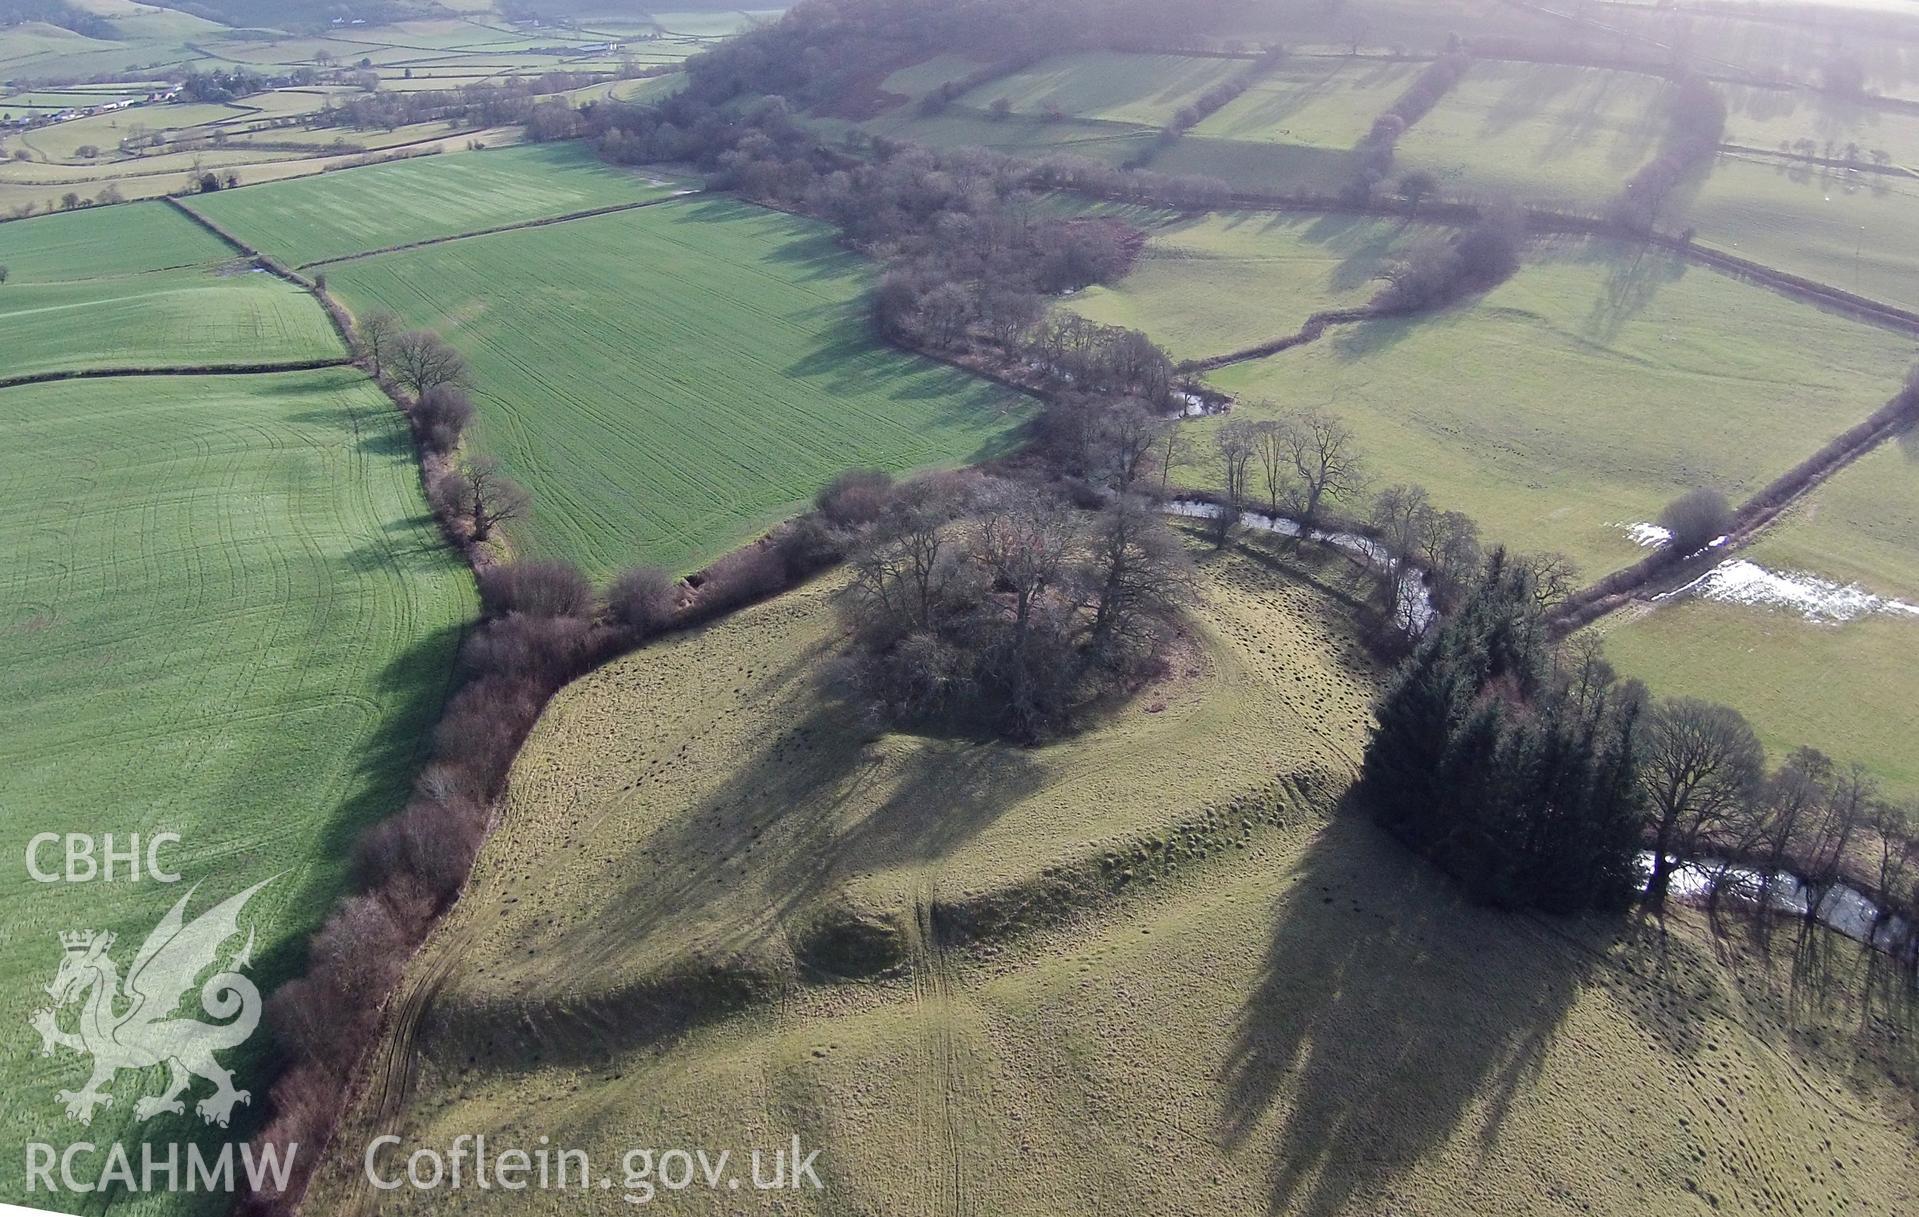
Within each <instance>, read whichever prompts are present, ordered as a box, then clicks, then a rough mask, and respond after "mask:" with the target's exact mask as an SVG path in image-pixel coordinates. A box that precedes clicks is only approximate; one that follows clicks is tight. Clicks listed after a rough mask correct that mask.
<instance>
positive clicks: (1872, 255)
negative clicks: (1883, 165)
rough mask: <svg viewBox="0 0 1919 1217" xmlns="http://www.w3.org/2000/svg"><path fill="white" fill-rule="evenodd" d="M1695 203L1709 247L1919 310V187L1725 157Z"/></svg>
mask: <svg viewBox="0 0 1919 1217" xmlns="http://www.w3.org/2000/svg"><path fill="white" fill-rule="evenodd" d="M1686 195H1687V197H1686V198H1685V199H1684V200H1681V201H1680V203H1679V206H1678V207H1676V208H1675V211H1674V214H1673V215H1672V216H1671V217H1670V218H1669V220H1668V224H1669V225H1673V226H1676V225H1677V224H1678V223H1681V222H1683V223H1685V224H1687V225H1691V226H1693V227H1696V228H1697V229H1698V233H1699V238H1698V239H1699V241H1700V243H1701V244H1703V245H1708V246H1713V247H1716V248H1720V249H1724V250H1726V251H1727V252H1728V253H1734V254H1738V255H1739V256H1740V257H1742V258H1751V259H1753V260H1754V261H1757V262H1763V263H1765V264H1766V265H1768V266H1773V267H1777V268H1778V269H1780V270H1783V271H1786V272H1788V273H1790V274H1795V275H1803V276H1805V277H1806V278H1809V279H1816V280H1818V281H1819V282H1821V283H1830V284H1832V285H1833V286H1835V287H1840V288H1844V289H1845V290H1846V291H1849V292H1858V293H1859V294H1860V295H1863V296H1870V297H1872V298H1873V299H1875V300H1884V301H1886V302H1887V303H1890V304H1896V305H1899V306H1900V307H1902V308H1907V309H1919V180H1914V179H1911V178H1897V177H1889V176H1886V175H1883V174H1865V173H1849V172H1846V171H1843V170H1834V169H1823V168H1818V167H1806V166H1803V165H1789V164H1785V163H1781V162H1778V161H1767V160H1764V159H1759V158H1751V157H1740V156H1732V155H1727V154H1723V153H1722V154H1721V155H1720V157H1719V159H1718V161H1717V162H1715V164H1714V167H1713V171H1712V173H1711V175H1710V176H1708V177H1707V178H1706V179H1705V180H1704V181H1703V182H1702V183H1697V184H1695V185H1694V186H1693V187H1692V188H1691V189H1689V190H1688V191H1687V192H1686Z"/></svg>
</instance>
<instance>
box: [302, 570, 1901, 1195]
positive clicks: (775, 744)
mask: <svg viewBox="0 0 1919 1217" xmlns="http://www.w3.org/2000/svg"><path fill="white" fill-rule="evenodd" d="M1269 560H1270V559H1269ZM1310 578H1311V572H1310V571H1309V570H1305V569H1301V568H1297V567H1287V566H1283V565H1282V569H1281V570H1280V571H1278V572H1275V571H1274V570H1272V569H1270V568H1269V567H1268V566H1266V565H1265V564H1264V563H1263V562H1261V561H1258V560H1255V559H1254V558H1251V557H1248V556H1242V555H1239V554H1230V553H1229V554H1227V555H1223V556H1214V557H1211V558H1209V559H1207V560H1206V561H1205V565H1204V568H1203V576H1202V589H1203V591H1202V603H1201V607H1200V608H1199V609H1198V612H1197V616H1198V619H1199V624H1198V625H1196V627H1195V629H1194V631H1193V645H1192V647H1191V649H1190V650H1188V651H1187V652H1186V653H1185V654H1184V655H1183V656H1182V658H1181V661H1180V662H1179V663H1178V664H1177V665H1176V667H1175V669H1174V671H1173V673H1172V674H1170V675H1169V677H1168V678H1167V679H1165V680H1164V681H1162V682H1159V683H1157V684H1154V685H1152V686H1149V687H1148V688H1147V689H1146V690H1144V691H1142V693H1141V694H1140V696H1139V697H1138V699H1137V700H1136V701H1135V702H1134V703H1133V704H1131V705H1129V706H1127V707H1126V708H1125V709H1123V710H1121V711H1119V712H1117V713H1116V714H1115V715H1114V716H1113V718H1112V719H1111V720H1110V721H1109V722H1107V723H1106V724H1104V725H1102V726H1101V727H1099V728H1098V729H1097V730H1094V731H1092V732H1089V733H1088V734H1086V735H1084V736H1082V737H1079V738H1077V739H1074V740H1071V741H1068V742H1064V743H1061V744H1057V745H1052V746H1048V747H1044V748H1038V749H1012V748H1006V747H1002V746H998V745H993V744H982V743H974V742H968V741H960V740H944V739H931V738H926V737H921V736H915V735H909V734H902V733H891V732H884V731H877V730H872V729H869V728H867V727H866V726H865V725H864V724H863V722H862V720H861V719H860V718H859V717H858V716H857V715H855V714H852V713H849V712H847V710H846V709H845V708H844V707H842V706H840V705H839V704H837V703H836V702H835V700H834V689H833V688H832V686H831V684H830V678H829V680H828V683H827V687H826V688H825V689H824V690H822V688H821V685H822V672H823V668H824V663H825V659H826V657H827V656H828V655H830V654H831V653H832V648H833V640H834V639H835V637H836V635H837V630H836V628H835V625H834V621H833V618H832V615H831V613H830V603H831V598H832V585H831V584H830V583H829V584H828V585H827V586H825V587H819V586H816V587H814V588H811V589H807V590H805V591H802V592H800V593H796V594H794V595H790V596H786V597H783V598H781V599H780V600H778V601H775V602H773V603H771V604H768V605H764V606H761V607H759V608H757V609H753V610H749V611H747V612H745V613H742V614H740V615H738V616H736V617H734V618H731V619H729V620H727V621H726V622H723V623H721V624H718V625H716V626H714V627H713V628H711V629H709V630H707V631H704V632H702V633H700V634H696V635H693V636H690V637H686V638H681V639H675V640H673V641H670V642H668V643H666V644H664V645H660V646H655V647H651V648H649V649H648V650H647V651H645V652H643V653H642V654H640V655H637V656H634V657H632V658H630V659H627V660H624V661H621V662H619V663H616V664H614V665H612V666H610V667H608V668H606V669H603V670H602V671H600V672H599V673H596V674H595V675H593V676H591V677H589V678H587V679H586V680H584V681H582V682H580V683H578V684H576V685H574V686H573V687H572V688H570V689H568V690H567V691H565V692H564V693H563V694H562V695H561V696H560V698H559V699H558V700H557V701H556V702H555V703H554V705H553V706H552V708H551V709H550V710H549V711H548V713H547V715H546V716H545V717H544V719H543V720H542V722H541V725H540V727H539V728H538V729H537V730H536V732H535V734H534V737H533V739H532V740H531V741H530V743H529V745H528V747H527V749H526V751H524V752H523V753H522V755H521V758H520V761H519V764H518V766H517V767H516V769H515V772H514V776H513V784H512V792H511V794H510V795H509V800H508V806H507V812H506V817H505V822H504V823H503V825H502V827H501V829H500V830H499V832H498V833H497V834H496V835H495V837H494V838H493V840H492V841H491V842H490V843H489V845H488V847H487V850H486V852H485V853H484V854H483V856H482V858H481V861H480V863H479V866H478V869H477V871H476V875H475V879H474V882H473V884H472V886H471V887H470V888H469V889H468V893H467V895H466V897H465V898H464V899H463V900H462V902H461V904H460V906H459V907H458V908H457V909H456V910H455V912H454V914H453V916H452V918H451V919H450V921H449V922H448V924H447V925H446V926H445V927H443V929H442V931H441V933H440V934H439V936H438V937H437V938H436V939H435V941H434V943H432V944H430V945H429V947H428V948H427V951H426V952H425V954H424V955H423V957H422V958H421V959H419V960H418V961H416V966H415V967H414V969H413V970H412V973H411V975H410V979H409V982H408V992H409V996H408V998H407V999H406V1000H404V1001H402V1002H401V1003H400V1006H399V1008H400V1009H401V1010H402V1011H403V1012H405V1013H403V1014H402V1016H401V1018H400V1020H399V1030H398V1031H397V1033H396V1034H395V1036H394V1037H393V1038H391V1039H389V1040H388V1041H386V1042H385V1043H383V1045H382V1047H381V1050H380V1051H381V1059H380V1060H379V1061H378V1062H377V1063H376V1067H375V1069H374V1070H373V1076H374V1077H375V1078H376V1079H378V1081H377V1082H376V1084H375V1085H374V1086H373V1087H371V1088H369V1091H368V1092H367V1093H366V1094H365V1095H363V1096H362V1101H361V1104H360V1106H359V1107H358V1108H357V1109H356V1111H355V1113H354V1115H353V1116H352V1118H351V1119H350V1121H349V1124H348V1126H347V1129H346V1131H345V1133H344V1136H345V1138H346V1140H347V1141H348V1142H349V1143H350V1144H354V1145H365V1144H368V1143H369V1142H370V1139H371V1138H372V1137H373V1136H374V1135H376V1134H378V1133H385V1132H389V1131H391V1132H394V1133H397V1134H399V1135H401V1136H403V1137H404V1138H406V1139H407V1141H408V1142H410V1143H419V1144H436V1145H437V1144H444V1143H447V1142H448V1141H449V1140H450V1138H451V1137H452V1136H454V1135H455V1134H456V1133H458V1132H461V1131H465V1130H469V1129H473V1128H486V1129H488V1130H489V1132H488V1136H489V1139H493V1140H497V1141H498V1142H499V1143H501V1144H506V1143H513V1144H519V1143H522V1142H524V1143H527V1144H532V1143H533V1142H534V1140H535V1138H536V1137H537V1136H540V1135H546V1136H549V1137H550V1138H551V1139H552V1142H553V1143H554V1144H564V1145H567V1146H577V1147H582V1148H585V1149H587V1150H588V1151H589V1152H590V1154H591V1156H592V1160H593V1162H594V1163H595V1164H596V1165H597V1164H598V1163H600V1162H602V1161H606V1160H617V1159H618V1157H619V1154H620V1151H621V1149H622V1148H624V1147H626V1146H631V1145H635V1144H643V1145H662V1144H665V1143H667V1142H668V1141H669V1140H671V1141H673V1142H674V1143H677V1142H678V1141H679V1140H684V1141H685V1142H686V1143H687V1144H690V1145H707V1146H726V1147H730V1148H732V1149H733V1151H734V1152H735V1154H736V1155H738V1154H745V1153H747V1152H748V1151H749V1149H750V1148H753V1147H764V1148H767V1149H769V1150H770V1148H771V1146H773V1145H774V1144H786V1143H787V1138H788V1137H789V1136H790V1135H791V1134H793V1133H797V1134H799V1135H800V1136H801V1138H802V1142H803V1146H804V1147H805V1148H809V1149H810V1148H820V1149H821V1150H822V1153H821V1155H820V1159H819V1164H818V1165H819V1172H820V1176H821V1179H822V1181H823V1184H824V1190H822V1191H820V1192H817V1193H816V1192H813V1191H812V1190H811V1189H810V1188H807V1189H804V1190H802V1191H799V1192H793V1193H789V1197H790V1199H789V1200H788V1201H787V1211H791V1212H796V1213H815V1212H819V1213H827V1212H835V1213H837V1212H873V1213H898V1212H923V1211H932V1212H941V1213H955V1212H957V1213H966V1212H977V1213H1008V1214H1033V1215H1035V1217H1056V1215H1057V1214H1061V1213H1079V1212H1128V1213H1267V1212H1271V1213H1310V1214H1318V1215H1321V1217H1375V1215H1377V1214H1384V1213H1397V1212H1406V1213H1420V1214H1434V1215H1439V1217H1468V1215H1471V1217H1483V1215H1485V1214H1500V1215H1503V1217H1521V1215H1529V1214H1535V1213H1539V1212H1542V1211H1560V1210H1561V1209H1563V1210H1564V1211H1569V1212H1582V1213H1592V1214H1597V1215H1599V1217H1638V1215H1641V1214H1645V1213H1690V1212H1693V1211H1695V1210H1697V1211H1699V1212H1718V1213H1722V1214H1728V1215H1732V1214H1740V1215H1750V1217H1760V1215H1762V1214H1764V1215H1768V1217H1769V1215H1771V1214H1775V1213H1778V1212H1781V1211H1788V1212H1802V1213H1808V1214H1811V1213H1820V1214H1837V1213H1841V1212H1844V1211H1846V1210H1847V1208H1848V1206H1853V1207H1856V1208H1858V1209H1859V1210H1861V1211H1872V1212H1894V1211H1898V1210H1899V1209H1900V1208H1901V1207H1902V1206H1903V1205H1904V1204H1906V1203H1907V1201H1908V1200H1909V1199H1910V1197H1911V1195H1912V1191H1911V1189H1912V1178H1911V1175H1910V1170H1909V1167H1910V1161H1911V1146H1910V1142H1909V1140H1908V1138H1907V1137H1906V1135H1905V1133H1904V1131H1903V1130H1902V1128H1901V1127H1900V1125H1899V1124H1898V1121H1899V1120H1900V1119H1902V1118H1903V1115H1902V1114H1901V1113H1903V1112H1904V1111H1905V1107H1904V1103H1905V1097H1904V1095H1903V1094H1902V1093H1901V1092H1900V1091H1899V1090H1898V1086H1899V1085H1900V1083H1899V1081H1898V1079H1899V1078H1900V1077H1903V1076H1906V1073H1905V1071H1906V1066H1905V1065H1904V1064H1902V1063H1899V1062H1901V1061H1903V1058H1902V1057H1900V1056H1898V1053H1900V1052H1901V1051H1903V1049H1902V1048H1900V1047H1899V1046H1897V1045H1895V1044H1892V1043H1890V1042H1889V1041H1888V1039H1886V1038H1884V1037H1881V1036H1878V1035H1876V1034H1875V1035H1866V1036H1859V1035H1856V1034H1855V1033H1854V1030H1853V1027H1854V1024H1853V1023H1850V1022H1848V1021H1847V1018H1848V1016H1847V1015H1845V1014H1844V1013H1841V1012H1839V1011H1837V1010H1835V1011H1834V1012H1831V1013H1829V1014H1826V1015H1823V1016H1821V1015H1816V1014H1812V1013H1806V1014H1801V1015H1799V1016H1798V1017H1801V1018H1807V1019H1817V1020H1818V1025H1817V1033H1816V1034H1811V1035H1809V1034H1799V1035H1795V1034H1793V1033H1792V1032H1790V1031H1789V1030H1788V1029H1787V1026H1786V1022H1787V1016H1786V1008H1785V1006H1784V1004H1783V1001H1782V990H1783V988H1784V983H1785V982H1784V978H1783V977H1780V978H1772V977H1769V976H1768V975H1767V973H1766V972H1765V971H1764V969H1763V968H1762V967H1760V966H1759V965H1758V964H1757V963H1755V962H1754V961H1752V960H1750V959H1747V958H1744V957H1743V953H1742V952H1740V951H1739V949H1738V948H1736V947H1734V948H1730V952H1731V957H1730V958H1722V957H1715V955H1714V953H1713V947H1712V946H1711V945H1710V944H1709V943H1708V942H1707V941H1706V939H1705V937H1704V935H1703V934H1702V932H1701V929H1700V926H1699V923H1698V922H1697V921H1696V920H1695V919H1694V918H1693V917H1691V916H1690V915H1688V914H1683V913H1681V914H1678V915H1676V916H1675V917H1674V918H1673V919H1672V920H1671V921H1670V923H1669V933H1667V934H1665V935H1659V934H1656V933H1654V932H1651V931H1647V932H1645V933H1644V934H1643V936H1642V935H1641V934H1640V933H1638V932H1636V931H1635V930H1634V929H1633V928H1632V927H1631V926H1630V925H1629V924H1625V923H1620V922H1608V921H1604V920H1600V919H1594V920H1593V921H1590V922H1581V921H1561V920H1553V921H1550V922H1546V921H1539V920H1535V919H1531V918H1523V917H1515V916H1510V915H1506V914H1500V913H1496V912H1492V911H1489V910H1485V909H1476V908H1472V907H1470V906H1468V905H1466V904H1465V903H1464V902H1463V901H1462V900H1461V899H1460V898H1459V896H1458V895H1457V894H1456V893H1455V892H1454V891H1453V890H1452V889H1451V888H1450V887H1449V885H1448V884H1447V882H1446V881H1445V880H1444V879H1442V878H1440V877H1439V876H1438V875H1437V874H1435V873H1434V872H1433V871H1432V870H1431V869H1430V868H1428V867H1426V866H1425V865H1424V864H1422V863H1419V862H1418V861H1416V860H1414V859H1412V858H1410V857H1408V856H1407V855H1406V854H1405V853H1404V852H1402V851H1401V850H1399V849H1397V848H1396V847H1394V846H1392V845H1391V844H1389V843H1387V842H1386V841H1385V840H1383V839H1382V838H1381V837H1380V836H1379V834H1377V833H1376V832H1375V831H1374V830H1373V829H1372V828H1371V827H1370V825H1369V824H1367V823H1366V821H1365V819H1364V817H1363V814H1362V813H1358V812H1355V813H1351V814H1347V815H1339V816H1337V817H1336V818H1332V819H1328V818H1325V816H1326V812H1327V810H1328V808H1329V806H1330V802H1331V798H1332V796H1334V795H1336V794H1337V792H1338V791H1339V790H1340V789H1342V788H1343V787H1344V784H1345V778H1344V776H1343V775H1344V774H1345V773H1346V772H1347V771H1348V770H1347V767H1348V766H1349V765H1350V764H1351V762H1352V758H1353V757H1354V756H1355V755H1356V754H1357V750H1358V749H1359V747H1360V746H1361V743H1362V741H1363V738H1364V732H1365V728H1366V722H1365V718H1366V716H1365V712H1364V705H1365V700H1366V698H1367V695H1368V692H1369V690H1370V688H1371V687H1372V685H1373V683H1374V680H1375V679H1376V677H1375V675H1374V673H1373V671H1372V669H1371V667H1370V665H1369V664H1368V663H1367V662H1366V661H1365V660H1364V659H1362V658H1361V657H1360V656H1359V653H1358V649H1357V646H1356V644H1355V641H1354V638H1353V635H1352V632H1351V630H1350V627H1349V626H1348V625H1347V624H1346V623H1345V622H1344V620H1343V618H1342V615H1341V613H1340V610H1339V609H1338V608H1337V606H1336V602H1335V601H1333V600H1332V599H1331V598H1329V597H1327V596H1324V595H1322V594H1320V593H1318V592H1317V591H1315V590H1314V589H1313V587H1312V586H1311V585H1310V583H1308V582H1303V581H1302V580H1305V579H1310ZM634 723H646V724H648V729H647V730H646V731H644V732H636V731H634V730H633V729H632V724H634ZM1313 778H1317V779H1319V780H1320V781H1322V782H1324V783H1326V785H1323V786H1317V787H1312V788H1314V789H1319V790H1322V791H1323V792H1324V796H1323V797H1321V798H1312V797H1306V796H1305V795H1303V793H1302V791H1303V790H1304V789H1306V788H1308V787H1307V783H1308V782H1309V781H1310V779H1313ZM1846 959H1848V960H1849V959H1851V956H1850V955H1848V956H1846ZM1841 966H1844V965H1843V964H1841ZM1741 976H1743V977H1744V978H1745V979H1744V983H1743V984H1742V982H1741V980H1740V979H1738V978H1739V977H1741ZM856 977H867V978H868V979H866V980H865V981H864V983H851V982H852V981H853V980H854V978H856ZM421 1009H429V1010H430V1013H428V1014H426V1015H425V1016H424V1017H417V1018H416V1017H415V1016H414V1014H413V1012H414V1011H418V1010H421ZM1678 1120H1684V1121H1685V1123H1683V1124H1681V1123H1676V1121H1678ZM1841 1147H1843V1148H1841ZM1547 1191H1550V1193H1551V1194H1552V1195H1553V1196H1555V1197H1558V1198H1559V1199H1560V1203H1558V1204H1556V1205H1555V1206H1554V1208H1552V1209H1545V1210H1542V1208H1541V1206H1540V1201H1541V1196H1542V1193H1544V1192H1547ZM655 1200H656V1202H657V1203H658V1204H660V1205H661V1206H662V1207H664V1208H665V1209H667V1210H668V1211H671V1212H704V1211H710V1202H711V1196H710V1195H707V1194H704V1193H703V1192H701V1191H699V1190H695V1191H691V1192H687V1193H685V1194H671V1193H668V1192H665V1191H661V1192H659V1193H658V1194H657V1196H656V1197H655ZM311 1203H314V1204H315V1205H316V1206H317V1208H318V1210H319V1211H324V1212H328V1213H339V1214H363V1213H371V1212H374V1211H376V1207H377V1211H379V1212H407V1213H410V1212H430V1211H434V1210H433V1200H432V1198H431V1197H430V1196H425V1195H422V1194H420V1193H417V1192H413V1191H411V1190H401V1191H397V1192H392V1193H376V1192H374V1191H373V1190H372V1189H371V1188H369V1187H367V1186H366V1184H365V1176H364V1175H363V1173H362V1170H361V1166H360V1163H359V1161H358V1160H357V1159H356V1160H354V1161H351V1162H349V1161H346V1160H345V1157H344V1156H342V1158H341V1159H339V1160H338V1161H337V1163H336V1164H335V1166H334V1167H333V1168H331V1169H329V1171H328V1172H327V1173H326V1174H325V1175H324V1176H323V1177H322V1178H321V1180H320V1181H319V1183H318V1184H317V1185H316V1190H315V1192H314V1193H313V1194H312V1200H311ZM630 1207H631V1206H630V1205H628V1204H625V1203H623V1202H622V1199H621V1192H620V1190H618V1185H617V1184H616V1188H615V1189H614V1190H613V1191H612V1192H611V1193H610V1194H609V1193H607V1192H593V1191H586V1192H581V1191H577V1190H576V1191H573V1192H569V1193H566V1194H563V1195H561V1194H554V1193H548V1194H546V1195H545V1196H544V1197H543V1200H542V1203H540V1204H539V1205H538V1206H537V1207H536V1208H534V1209H531V1210H529V1208H528V1206H527V1203H526V1201H525V1200H524V1199H523V1198H519V1197H511V1196H505V1195H501V1194H500V1193H498V1192H497V1191H496V1192H494V1193H492V1194H487V1193H480V1192H468V1193H466V1194H465V1195H464V1196H463V1205H462V1208H463V1211H472V1212H476V1213H494V1212H497V1213H524V1212H528V1211H537V1212H542V1213H555V1214H557V1213H561V1212H593V1213H613V1212H619V1211H622V1210H627V1209H630ZM728 1211H730V1210H728Z"/></svg>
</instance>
